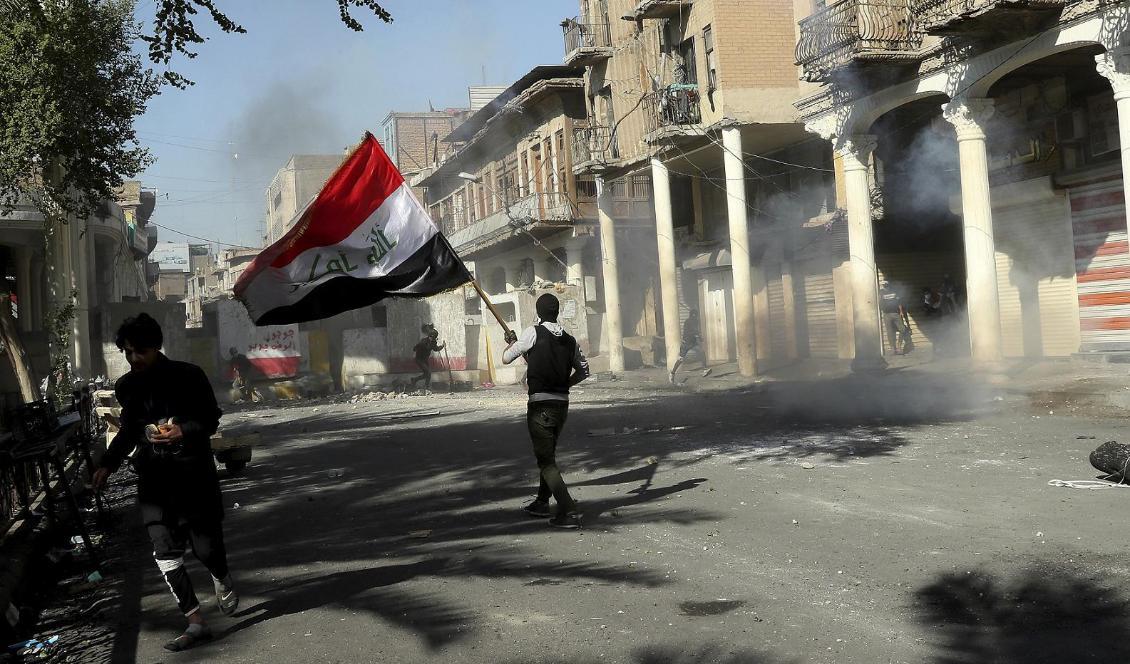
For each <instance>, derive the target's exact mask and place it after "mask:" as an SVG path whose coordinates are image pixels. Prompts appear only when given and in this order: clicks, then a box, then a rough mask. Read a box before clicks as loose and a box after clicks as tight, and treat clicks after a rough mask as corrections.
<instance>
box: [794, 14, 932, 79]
mask: <svg viewBox="0 0 1130 664" xmlns="http://www.w3.org/2000/svg"><path fill="white" fill-rule="evenodd" d="M921 44H922V32H921V31H920V29H919V28H918V25H917V22H916V21H915V17H914V14H913V13H912V12H911V9H910V5H909V3H908V2H907V0H839V1H838V2H835V3H833V4H831V5H828V6H827V7H825V8H824V9H821V10H820V11H818V12H816V13H815V14H813V15H811V16H809V17H808V18H806V19H804V20H802V21H801V22H800V39H799V40H798V41H797V47H796V61H797V64H798V65H801V66H802V67H803V68H804V73H805V78H806V79H807V80H810V81H818V80H823V79H824V78H826V77H827V76H828V74H829V73H831V72H832V71H834V70H836V69H839V68H841V67H844V66H846V65H848V64H851V63H852V61H853V60H856V59H870V60H882V59H892V60H894V59H905V58H906V57H907V56H908V55H910V54H912V53H914V52H916V51H918V48H919V47H920V46H921Z"/></svg>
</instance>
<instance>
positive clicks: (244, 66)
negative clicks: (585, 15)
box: [136, 0, 578, 248]
mask: <svg viewBox="0 0 1130 664" xmlns="http://www.w3.org/2000/svg"><path fill="white" fill-rule="evenodd" d="M154 4H155V3H154V0H139V2H138V9H137V15H138V18H139V20H141V21H142V22H143V23H145V24H146V25H148V24H150V23H151V22H152V14H153V11H154ZM383 4H384V6H385V8H386V9H388V10H389V11H390V12H392V14H393V18H394V22H393V23H392V24H385V23H383V22H381V21H379V20H377V19H376V18H374V17H372V16H371V15H366V14H365V12H364V11H363V10H360V9H358V10H355V11H354V12H353V15H354V17H355V18H358V19H359V20H361V22H362V23H363V24H364V26H365V31H364V32H361V33H355V32H353V31H351V30H349V29H348V28H347V27H345V25H344V24H343V23H341V20H340V18H339V17H338V10H337V3H336V2H335V1H334V0H219V1H218V2H217V5H218V6H219V7H220V8H222V9H224V10H225V11H226V13H227V14H228V16H230V17H231V18H232V19H233V20H235V21H236V22H237V23H240V24H241V25H243V27H244V28H246V29H247V34H244V35H227V34H223V33H222V32H221V31H219V30H218V29H217V28H215V27H214V26H212V25H211V22H210V20H207V19H201V20H199V21H198V30H200V32H201V34H204V35H205V36H207V37H208V38H209V39H208V41H207V43H205V44H204V45H203V46H201V47H200V48H199V49H198V50H199V56H198V57H197V58H196V59H194V60H188V59H185V58H183V57H181V58H179V59H177V60H176V61H175V62H174V67H173V68H174V69H175V70H176V71H178V72H179V73H181V74H183V75H185V76H187V77H188V78H190V79H192V80H194V81H195V82H196V85H195V86H193V87H191V88H189V89H187V90H177V89H175V88H172V87H165V88H164V89H163V91H162V94H161V95H160V96H158V97H157V98H155V99H154V100H153V101H152V102H151V103H150V105H149V108H148V109H147V111H146V113H145V114H144V115H143V116H142V117H140V118H139V119H138V121H137V123H136V127H137V135H138V140H139V142H140V143H141V144H142V145H143V146H145V147H147V148H149V150H150V152H151V153H152V155H153V157H154V158H155V159H156V161H155V163H154V164H153V165H151V166H150V167H149V168H148V169H147V170H146V171H145V172H144V173H142V174H141V176H140V178H139V179H141V181H142V183H143V184H144V185H145V186H147V187H152V188H155V189H156V190H157V193H158V198H157V207H156V210H155V211H154V213H153V218H152V219H151V221H150V223H151V224H153V223H155V224H160V225H161V226H162V227H164V228H161V229H159V230H158V234H159V237H160V239H161V240H162V241H174V242H184V241H191V242H198V241H199V239H194V238H189V237H186V236H185V235H182V234H178V233H176V232H173V231H171V230H168V229H176V230H177V231H182V232H183V233H187V234H191V235H195V236H199V238H206V239H208V240H212V241H216V242H223V243H229V244H233V245H245V246H259V244H260V243H261V237H262V226H261V225H262V220H263V217H264V215H265V207H266V201H265V197H264V193H263V192H264V191H265V190H266V188H267V185H268V184H270V181H271V178H273V177H274V174H275V172H276V171H277V170H278V169H280V168H282V167H283V166H284V165H285V164H286V161H287V159H288V158H289V157H290V155H292V154H337V153H341V152H342V151H343V150H344V149H345V148H346V147H348V146H351V145H354V144H356V143H357V142H358V141H359V140H360V139H361V137H362V135H363V133H364V132H365V131H366V130H368V131H371V132H372V133H373V134H374V135H377V136H380V132H379V129H380V122H381V121H382V120H383V119H384V118H385V116H386V115H387V114H388V113H389V112H390V111H420V110H427V109H428V104H429V102H430V103H431V104H432V106H434V107H435V108H436V109H441V108H446V107H465V106H466V105H467V86H469V85H478V84H481V83H482V82H483V69H484V68H485V71H486V83H487V84H488V85H509V84H510V83H512V82H514V81H515V80H517V79H518V78H519V77H521V76H522V75H523V74H525V73H526V72H528V71H529V70H530V69H531V68H533V67H534V66H536V65H540V64H557V63H560V62H561V59H562V56H563V55H564V46H563V42H562V37H561V27H560V23H561V21H562V20H563V19H565V18H567V17H569V16H573V15H575V14H576V13H577V12H578V2H577V0H387V1H386V2H384V3H383ZM218 248H223V246H218Z"/></svg>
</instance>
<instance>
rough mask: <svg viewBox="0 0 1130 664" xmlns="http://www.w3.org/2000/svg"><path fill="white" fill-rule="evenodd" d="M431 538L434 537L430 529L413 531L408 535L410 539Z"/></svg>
mask: <svg viewBox="0 0 1130 664" xmlns="http://www.w3.org/2000/svg"><path fill="white" fill-rule="evenodd" d="M431 536H432V531H431V530H430V529H427V528H425V529H423V530H413V531H411V532H409V533H408V537H409V538H410V539H427V538H429V537H431Z"/></svg>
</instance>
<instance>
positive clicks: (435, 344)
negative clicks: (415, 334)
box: [412, 323, 447, 392]
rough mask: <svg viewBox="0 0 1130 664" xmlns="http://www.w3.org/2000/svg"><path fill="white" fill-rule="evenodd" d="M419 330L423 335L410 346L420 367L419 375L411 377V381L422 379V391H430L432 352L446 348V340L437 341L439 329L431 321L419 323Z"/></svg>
mask: <svg viewBox="0 0 1130 664" xmlns="http://www.w3.org/2000/svg"><path fill="white" fill-rule="evenodd" d="M420 331H421V332H423V333H424V336H423V337H422V338H421V339H420V340H419V341H418V342H416V345H415V346H413V347H412V352H413V353H414V354H415V357H416V366H417V367H420V375H419V376H416V377H415V378H413V379H412V382H413V383H416V381H421V380H422V381H424V391H425V392H430V391H431V389H432V367H431V361H432V353H433V352H439V351H441V350H443V349H444V348H447V342H446V341H445V342H443V343H442V344H441V343H439V330H437V329H436V326H435V325H432V324H431V323H424V324H423V325H421V326H420Z"/></svg>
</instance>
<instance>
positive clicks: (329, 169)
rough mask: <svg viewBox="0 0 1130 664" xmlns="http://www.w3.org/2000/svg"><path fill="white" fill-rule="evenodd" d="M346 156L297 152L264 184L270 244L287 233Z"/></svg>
mask: <svg viewBox="0 0 1130 664" xmlns="http://www.w3.org/2000/svg"><path fill="white" fill-rule="evenodd" d="M344 158H345V156H344V155H341V154H336V155H335V154H296V155H293V156H291V158H290V159H289V160H288V161H287V162H286V165H285V166H283V167H282V168H280V169H279V171H278V172H277V173H275V177H274V178H272V179H271V184H270V186H269V187H267V191H266V203H267V216H266V237H264V238H263V239H264V242H265V243H266V244H268V245H269V244H271V243H273V242H275V241H277V240H278V239H279V238H281V237H282V236H283V235H285V234H286V232H287V231H289V230H290V229H291V227H293V226H294V224H295V223H296V222H297V221H298V215H299V213H301V212H302V210H304V209H305V208H306V205H307V204H308V203H309V202H310V201H312V200H313V199H314V197H315V196H317V195H318V192H320V191H321V190H322V187H323V186H325V184H326V180H328V179H330V176H331V175H333V173H334V171H336V170H337V167H338V166H339V165H341V162H342V160H343V159H344Z"/></svg>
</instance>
